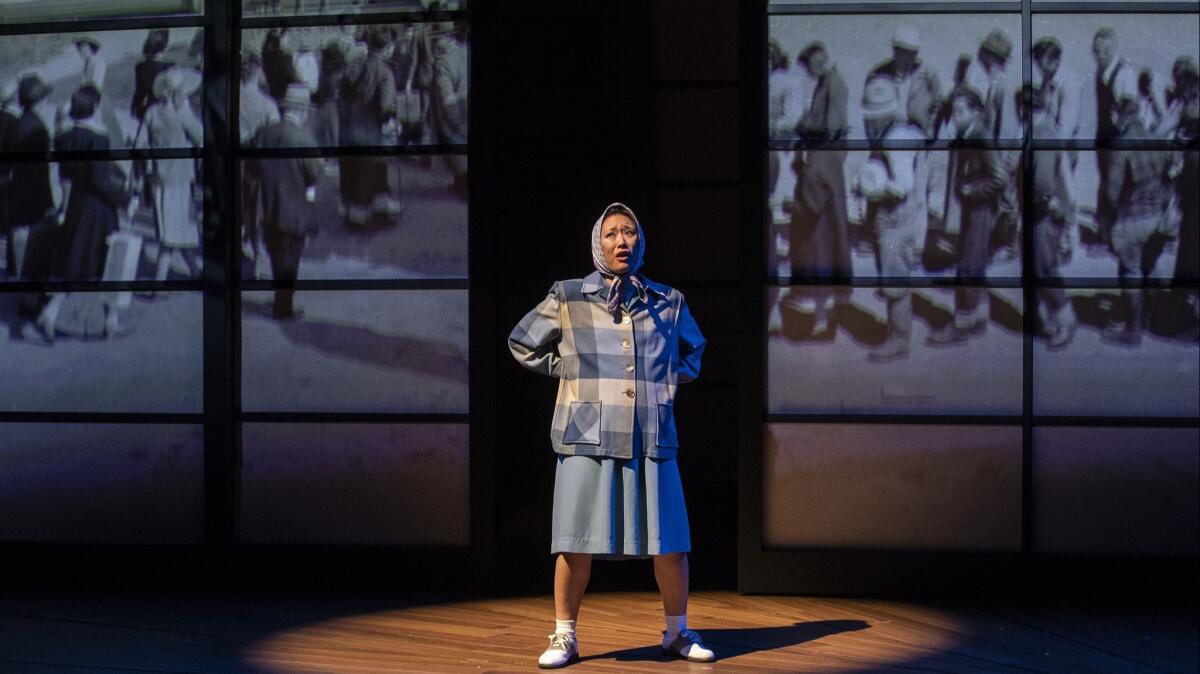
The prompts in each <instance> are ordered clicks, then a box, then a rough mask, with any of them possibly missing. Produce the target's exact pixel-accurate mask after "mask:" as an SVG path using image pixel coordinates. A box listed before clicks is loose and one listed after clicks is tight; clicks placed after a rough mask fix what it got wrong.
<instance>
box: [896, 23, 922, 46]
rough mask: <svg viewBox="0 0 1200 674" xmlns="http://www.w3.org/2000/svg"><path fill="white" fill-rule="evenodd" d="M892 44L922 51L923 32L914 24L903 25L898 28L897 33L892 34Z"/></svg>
mask: <svg viewBox="0 0 1200 674" xmlns="http://www.w3.org/2000/svg"><path fill="white" fill-rule="evenodd" d="M892 46H893V47H900V48H901V49H907V50H909V51H920V50H921V34H920V33H918V32H917V29H916V28H913V27H912V26H909V25H901V26H899V27H897V28H896V33H895V34H894V35H892Z"/></svg>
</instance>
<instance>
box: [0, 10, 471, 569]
mask: <svg viewBox="0 0 1200 674" xmlns="http://www.w3.org/2000/svg"><path fill="white" fill-rule="evenodd" d="M484 13H485V14H486V13H487V12H486V11H485V12H484ZM471 15H472V12H471V11H470V10H455V11H437V12H408V11H399V10H398V11H390V12H388V11H385V12H372V13H363V14H354V15H324V16H306V15H300V16H280V17H246V18H243V17H242V2H241V0H231V2H228V3H226V2H214V1H212V0H209V1H208V2H206V3H205V4H204V11H203V13H198V14H196V15H189V16H167V17H147V18H111V19H87V20H66V21H54V20H51V21H39V22H24V23H12V24H5V23H0V37H4V36H17V35H40V34H67V33H89V32H101V31H116V30H149V29H156V28H168V29H173V28H199V29H202V30H204V31H205V47H204V55H203V59H204V71H203V72H204V85H203V86H204V92H205V96H210V95H214V94H215V97H214V99H211V100H210V99H206V100H205V103H204V109H203V110H201V111H197V113H198V115H199V116H200V117H202V121H203V122H204V123H205V130H206V137H205V142H204V144H203V146H201V147H192V148H167V149H156V148H147V149H135V148H118V149H111V150H106V151H89V152H60V151H54V150H51V151H49V152H46V153H6V154H5V155H4V156H3V161H4V162H5V163H9V164H13V163H23V162H39V163H40V162H59V161H68V160H70V161H101V160H128V159H180V160H183V159H200V160H202V162H203V167H204V168H203V171H202V175H203V184H205V185H207V186H210V187H211V189H206V190H205V196H204V206H203V209H202V212H201V214H200V218H201V231H202V232H203V234H204V235H203V236H202V237H201V251H202V256H203V260H204V274H203V277H202V278H198V279H191V280H167V281H157V280H139V281H129V282H120V281H83V280H78V281H73V280H66V281H64V280H47V281H15V282H5V283H2V284H0V295H9V294H13V295H15V294H18V293H37V292H63V291H70V292H111V291H134V292H181V291H192V292H202V293H203V319H202V325H203V330H204V347H203V361H204V364H203V388H204V392H203V411H202V412H198V413H170V412H146V413H142V412H119V413H110V412H88V411H84V412H47V411H0V424H4V423H65V424H86V423H110V424H111V423H120V424H134V425H157V424H201V425H203V427H204V434H203V435H204V439H203V442H204V477H203V483H204V492H205V499H204V500H205V511H206V516H205V535H204V544H203V547H204V549H205V552H206V554H208V555H210V556H212V558H213V559H215V560H217V561H219V562H220V563H219V564H218V567H219V568H218V569H216V572H217V573H221V572H226V571H229V570H230V568H229V567H228V566H227V563H228V562H229V561H230V560H231V559H233V558H234V557H237V556H238V555H239V554H243V555H244V558H245V559H250V560H252V559H257V558H258V557H259V556H270V555H271V554H274V553H269V552H263V550H264V548H274V549H282V548H287V549H293V548H294V549H295V550H297V551H298V552H300V553H301V554H302V555H303V554H307V553H306V551H309V550H310V548H312V546H310V545H296V546H288V545H271V546H263V545H260V544H251V543H241V542H240V541H239V538H238V533H237V532H238V529H239V526H238V522H237V512H238V501H239V489H240V476H239V473H240V464H241V427H242V425H243V424H245V423H256V422H273V421H275V422H308V423H322V424H325V423H329V424H344V423H345V424H349V423H354V424H379V425H394V424H398V423H399V424H421V425H423V424H446V423H450V424H465V425H467V426H468V427H469V433H470V436H471V440H470V447H469V464H470V483H471V486H470V487H469V489H468V493H470V494H471V495H472V496H471V503H470V506H469V507H470V520H471V521H470V541H471V542H470V544H469V545H468V546H466V547H467V550H468V551H469V552H470V555H468V557H469V558H470V559H472V560H480V559H488V558H490V555H491V549H490V545H491V539H490V537H489V536H488V535H487V528H486V527H487V525H488V516H487V512H486V510H485V508H484V507H483V504H482V503H481V502H479V500H478V499H476V498H475V494H476V492H477V491H478V492H481V493H486V490H482V489H477V485H478V484H479V483H480V477H481V473H480V465H481V464H482V463H483V461H484V459H485V458H486V454H485V452H484V450H483V449H481V447H480V444H481V443H480V438H482V437H486V436H485V435H484V434H482V433H480V432H479V431H478V430H477V429H476V424H474V423H472V419H473V416H474V415H472V414H469V413H466V412H462V413H459V412H447V413H438V412H432V413H410V412H396V413H390V412H386V413H376V412H372V413H361V412H243V410H242V405H241V391H240V389H241V386H240V379H241V320H240V315H241V303H242V293H243V292H247V291H262V290H274V289H278V288H292V289H296V290H337V291H361V290H394V291H421V290H467V291H470V289H471V282H470V275H471V272H470V269H471V268H473V267H474V266H475V265H476V262H474V261H471V262H470V263H469V264H468V275H466V276H461V277H446V278H428V279H425V278H417V279H413V278H391V279H361V280H353V279H329V280H297V281H274V280H271V281H243V280H242V279H241V278H240V274H239V267H238V265H237V261H238V260H239V256H240V254H241V253H240V247H239V239H240V237H238V236H236V235H235V228H236V226H237V223H236V220H237V218H236V211H235V208H234V204H235V203H236V200H235V199H234V196H235V195H236V194H237V190H240V185H239V184H238V180H237V178H236V176H237V166H238V164H239V162H241V161H242V160H244V159H249V158H294V157H322V158H324V157H342V156H383V157H393V156H422V155H425V156H428V155H442V156H462V157H467V156H469V155H470V152H469V144H463V145H445V144H436V143H434V144H424V145H389V146H343V147H330V146H318V147H311V148H288V149H279V150H257V149H252V148H242V147H240V144H239V143H238V142H237V138H236V136H234V135H233V134H232V130H231V129H230V128H229V127H230V124H231V123H232V124H236V121H234V120H236V119H237V116H238V110H239V107H238V106H239V103H240V102H239V100H238V93H239V91H238V87H237V86H235V83H237V82H239V81H240V63H239V61H240V59H239V58H238V55H239V54H240V52H241V37H242V31H243V30H244V29H254V28H287V27H319V26H347V25H373V24H389V25H395V24H405V23H417V22H434V21H454V22H465V23H467V24H468V25H469V26H470V25H471ZM469 53H470V56H469V62H468V68H471V69H474V64H475V62H476V57H475V53H476V52H475V49H473V48H471V49H470V52H469ZM210 85H215V87H210ZM470 86H471V90H470V92H469V93H468V101H473V99H474V93H475V91H476V90H477V89H478V88H479V87H478V86H477V85H476V84H474V83H472V84H471V85H470ZM214 88H215V91H214ZM469 104H470V103H469ZM212 115H219V116H220V119H213V118H210V117H211V116H212ZM468 120H469V121H468V124H469V125H470V127H471V129H472V130H473V129H474V128H475V127H477V122H476V121H475V120H474V119H473V117H472V116H470V115H469V116H468ZM213 131H215V133H210V132H213ZM222 133H224V134H225V135H226V137H225V138H224V139H222V138H219V137H218V138H214V137H212V135H217V136H220V135H221V134H222ZM471 135H473V133H471V131H469V132H468V137H470V136H471ZM200 175H201V174H198V176H197V177H198V178H199V177H200ZM467 201H468V203H470V201H471V200H470V194H469V193H468V196H467ZM476 219H477V218H476V216H475V215H474V214H473V212H472V209H468V223H467V233H468V235H467V236H468V249H467V250H466V251H464V253H466V255H467V257H468V258H469V259H472V260H473V259H474V258H475V257H478V255H477V254H476V253H472V252H471V248H470V245H469V241H470V238H471V233H472V232H473V231H474V229H475V226H474V224H473V223H474V222H475V221H476ZM474 295H475V293H471V292H468V295H467V298H468V311H469V312H470V314H471V315H472V317H474V316H475V314H476V313H477V312H478V308H477V307H476V303H477V301H478V298H475V297H474ZM474 323H475V321H471V322H470V333H471V336H472V338H469V339H468V344H472V343H474V341H475V340H474V339H473V336H474V335H475V333H476V331H477V330H478V328H477V326H476V325H475V324H474ZM484 360H487V359H484ZM475 361H476V359H475V358H472V359H471V363H470V369H469V371H468V382H473V381H474V379H475V372H476V370H477V363H476V362H475ZM475 389H476V387H474V386H470V384H468V390H469V391H472V393H470V394H469V395H470V396H471V397H472V399H473V398H474V397H476V395H477V393H475V392H474V391H475ZM471 407H472V408H473V407H475V406H474V405H472V406H471ZM49 545H51V546H52V547H58V546H59V545H68V546H69V545H72V544H70V543H64V544H49ZM3 546H4V547H5V548H13V549H17V548H20V547H22V546H32V547H31V549H41V548H42V546H43V544H27V543H22V542H19V541H6V542H4V543H3ZM111 547H112V548H113V549H114V550H117V549H136V547H137V546H133V548H130V546H123V545H114V546H111ZM363 549H365V550H375V549H379V550H387V549H396V550H405V549H410V550H411V551H412V553H413V554H414V555H416V556H417V558H420V559H426V558H428V559H437V558H440V557H442V556H443V555H444V554H445V553H446V552H455V553H461V552H462V551H463V546H440V545H439V546H432V547H430V546H417V547H412V546H390V547H380V546H377V545H371V546H365V547H364V548H363ZM239 551H240V552H239ZM313 554H317V553H313ZM317 556H319V554H317Z"/></svg>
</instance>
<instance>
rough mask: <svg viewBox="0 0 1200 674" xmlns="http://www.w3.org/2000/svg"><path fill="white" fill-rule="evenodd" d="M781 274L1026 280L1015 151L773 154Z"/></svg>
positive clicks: (774, 236)
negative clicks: (1021, 250) (1023, 264)
mask: <svg viewBox="0 0 1200 674" xmlns="http://www.w3.org/2000/svg"><path fill="white" fill-rule="evenodd" d="M768 160H769V168H770V174H771V175H770V176H769V179H770V178H773V180H769V183H768V184H769V185H770V186H771V192H770V196H769V197H768V199H769V201H768V204H769V206H770V208H769V212H770V218H771V227H770V230H769V231H770V236H771V240H770V241H769V243H768V246H767V257H768V265H769V269H770V270H771V271H772V272H773V273H774V274H775V275H776V276H777V277H779V278H788V277H789V276H790V277H795V278H808V279H820V278H835V279H841V280H843V281H844V280H845V279H850V278H855V279H859V278H872V279H874V278H882V279H884V282H885V283H886V282H887V279H902V278H913V277H916V278H953V277H956V276H958V277H963V278H967V279H972V280H974V281H977V282H979V281H983V280H984V279H989V280H1007V281H1010V282H1016V281H1017V280H1019V279H1020V278H1021V255H1020V248H1021V232H1020V230H1021V199H1020V196H1019V194H1020V184H1019V183H1020V179H1021V153H1020V151H1018V150H982V149H961V150H950V151H945V150H911V149H908V150H894V149H892V150H878V151H873V152H863V151H853V152H846V151H842V150H788V151H777V152H771V153H770V154H769V156H768Z"/></svg>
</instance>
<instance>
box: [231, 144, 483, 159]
mask: <svg viewBox="0 0 1200 674" xmlns="http://www.w3.org/2000/svg"><path fill="white" fill-rule="evenodd" d="M467 147H468V146H466V145H345V146H323V147H281V148H267V149H259V148H236V149H234V151H233V155H234V158H235V160H238V161H240V160H243V159H293V158H295V159H299V158H307V157H322V158H323V157H333V158H336V157H364V156H369V157H381V156H384V157H391V156H404V155H461V156H467V155H469V153H468V152H467Z"/></svg>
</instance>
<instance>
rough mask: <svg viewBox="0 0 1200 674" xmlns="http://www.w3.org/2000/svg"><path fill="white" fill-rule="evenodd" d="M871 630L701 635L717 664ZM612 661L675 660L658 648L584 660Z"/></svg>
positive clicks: (817, 625)
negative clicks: (742, 656) (740, 656)
mask: <svg viewBox="0 0 1200 674" xmlns="http://www.w3.org/2000/svg"><path fill="white" fill-rule="evenodd" d="M868 627H870V625H869V624H867V622H866V621H863V620H813V621H809V622H798V623H793V624H791V625H780V626H778V627H743V628H731V629H711V630H709V629H706V630H703V632H702V633H701V635H700V636H701V637H703V639H704V645H705V646H707V647H710V648H712V649H713V650H714V651H716V653H717V660H718V661H720V660H727V659H729V658H732V657H736V656H739V655H746V654H747V653H757V652H759V651H771V650H775V649H777V648H787V647H788V646H795V645H798V644H802V643H806V642H809V641H816V640H817V639H821V638H824V637H827V636H829V635H831V634H840V633H842V632H855V631H858V630H865V629H867V628H868ZM605 659H612V660H616V661H618V662H629V661H635V660H649V661H654V662H670V661H673V660H675V659H676V658H675V657H674V656H671V655H667V654H666V653H663V651H662V647H661V646H660V645H659V644H653V645H650V646H639V647H637V648H623V649H621V650H618V651H608V652H607V653H595V654H593V655H585V656H583V657H581V658H580V660H581V661H583V660H605Z"/></svg>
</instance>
